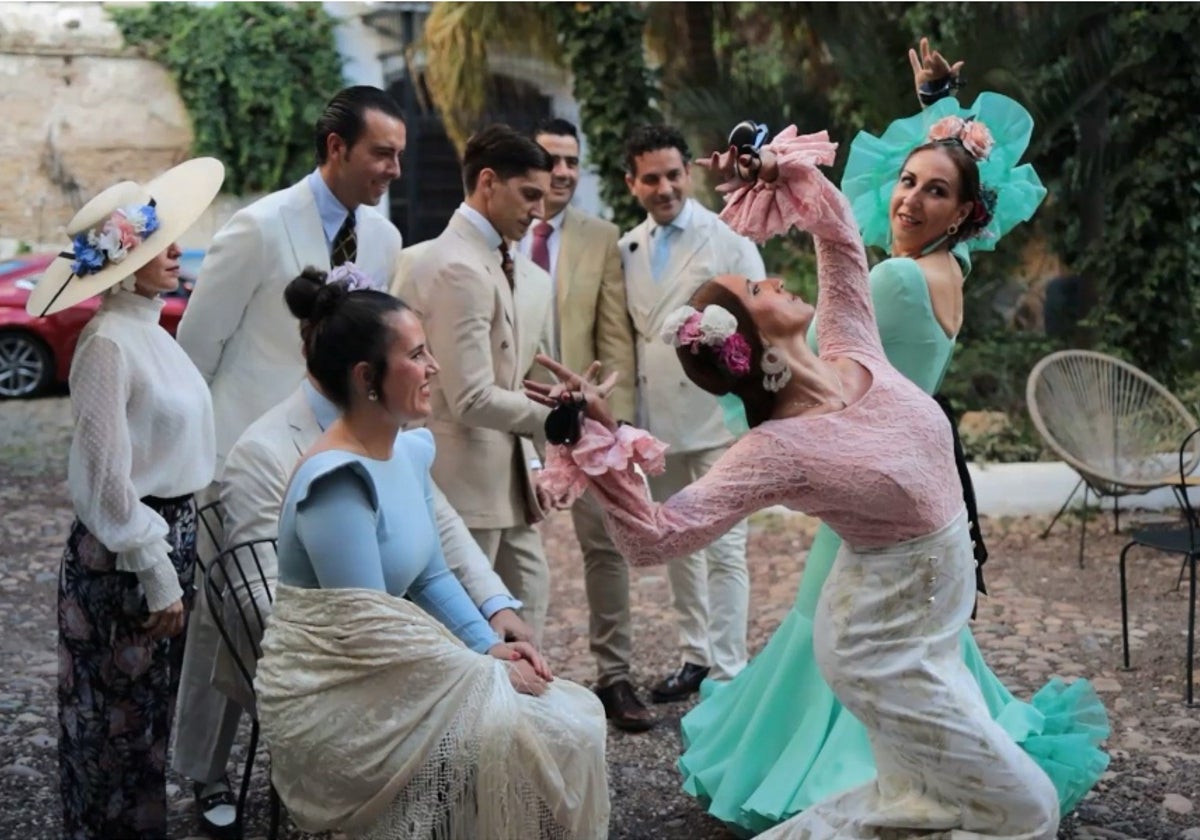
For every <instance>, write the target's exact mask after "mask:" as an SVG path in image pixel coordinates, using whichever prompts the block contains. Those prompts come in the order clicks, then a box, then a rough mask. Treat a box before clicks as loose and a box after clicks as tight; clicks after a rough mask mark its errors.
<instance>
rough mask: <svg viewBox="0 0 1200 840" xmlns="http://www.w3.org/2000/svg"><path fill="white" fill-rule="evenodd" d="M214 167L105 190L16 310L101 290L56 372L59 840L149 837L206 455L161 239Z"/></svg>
mask: <svg viewBox="0 0 1200 840" xmlns="http://www.w3.org/2000/svg"><path fill="white" fill-rule="evenodd" d="M224 173H225V170H224V167H223V166H222V165H221V163H220V162H219V161H217V160H215V159H213V158H198V159H195V160H190V161H187V162H186V163H182V164H180V165H179V166H176V167H174V168H173V169H171V170H170V171H168V172H166V173H164V174H163V175H161V176H159V177H158V178H155V179H154V180H153V181H150V182H149V183H147V184H145V185H142V184H137V183H134V182H132V181H124V182H122V183H120V184H117V185H115V186H112V187H109V188H108V189H106V190H105V191H104V192H102V193H100V195H98V196H96V197H95V198H94V199H92V200H91V201H89V202H88V203H87V204H86V205H84V207H83V208H82V209H81V210H80V211H79V212H78V213H76V214H75V217H74V218H73V219H72V220H71V222H70V224H69V225H68V226H67V232H68V234H69V235H70V236H71V246H70V249H69V250H67V251H64V252H63V253H62V254H61V255H60V256H59V259H57V260H56V261H55V262H54V263H52V264H51V266H50V268H49V269H48V270H47V271H46V273H45V274H44V275H43V276H42V279H41V281H40V282H39V283H38V285H37V288H35V289H34V291H33V293H32V294H31V295H30V297H29V302H28V304H27V305H26V308H27V310H28V311H29V312H30V313H31V314H33V315H39V316H40V315H48V314H51V313H54V312H58V311H59V310H62V309H66V308H68V307H70V306H74V305H75V304H77V303H79V302H80V301H83V300H86V299H87V298H90V297H92V296H94V295H98V294H103V295H104V300H103V302H102V303H101V304H100V308H99V310H98V311H97V312H96V315H95V317H94V318H93V319H92V320H91V321H90V322H89V323H88V325H87V327H86V328H84V330H83V333H82V334H81V335H80V337H79V344H78V346H77V347H76V350H75V356H74V359H73V361H72V363H71V375H70V386H71V410H72V412H73V414H74V416H75V434H74V437H73V439H72V441H71V453H70V459H69V461H68V466H67V483H68V486H69V488H70V492H71V501H72V503H73V504H74V507H75V514H76V518H75V521H74V522H73V523H72V525H71V531H70V535H69V536H68V538H67V547H66V550H65V552H64V553H63V562H62V570H61V572H60V574H59V583H58V629H59V634H58V655H59V669H58V674H59V683H58V706H59V780H60V787H61V791H62V797H63V836H64V837H67V838H71V840H84V839H86V840H91V838H104V839H105V840H115V838H151V837H156V838H161V837H165V836H166V831H167V801H166V777H165V772H166V756H167V742H168V739H169V737H170V733H171V718H172V716H173V714H174V708H175V694H176V690H177V688H178V685H179V673H180V668H181V665H182V661H183V640H184V634H183V630H184V627H185V624H186V620H187V611H188V608H189V606H190V603H191V591H190V590H191V581H192V572H193V568H194V566H195V562H196V509H195V505H194V503H193V501H192V494H193V493H194V492H195V491H197V490H199V489H200V488H202V487H205V486H206V485H208V483H209V482H210V481H211V480H212V477H213V470H214V464H215V460H216V445H215V440H214V435H213V420H212V404H211V402H210V400H209V394H208V388H207V387H206V386H205V384H204V380H203V379H202V378H201V376H200V373H199V371H197V370H196V368H195V367H194V366H193V365H192V362H191V361H190V360H189V359H188V357H187V354H186V353H184V352H183V350H182V349H180V347H179V345H177V344H176V343H175V340H174V339H173V338H172V337H171V335H170V334H169V333H168V332H167V331H166V330H164V329H163V328H162V327H161V326H160V325H159V315H160V313H161V310H162V300H161V299H159V295H160V294H161V293H162V292H168V291H171V290H173V289H174V288H175V287H176V286H177V285H178V284H179V255H180V250H179V248H178V246H177V245H176V244H175V240H176V238H177V237H179V236H180V235H181V234H183V233H184V232H185V231H186V230H187V229H188V228H189V227H191V226H192V225H193V224H194V223H195V222H196V220H197V219H199V218H200V215H201V214H202V213H203V212H204V211H205V209H206V208H207V207H208V205H209V204H210V203H212V200H213V198H214V197H215V196H216V194H217V192H218V190H220V188H221V182H222V180H223V179H224Z"/></svg>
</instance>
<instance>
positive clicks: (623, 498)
mask: <svg viewBox="0 0 1200 840" xmlns="http://www.w3.org/2000/svg"><path fill="white" fill-rule="evenodd" d="M784 450H787V451H790V447H785V446H783V442H782V441H781V440H780V439H779V438H777V437H776V436H774V435H771V434H769V433H767V432H765V431H762V430H761V429H755V430H752V431H751V432H750V433H749V434H747V435H744V436H743V437H742V438H740V439H739V440H738V441H737V443H735V444H734V445H733V446H732V447H731V448H730V449H729V450H727V451H726V452H725V454H724V455H723V456H722V457H721V459H720V460H719V461H717V463H716V464H715V465H714V466H713V468H712V469H711V470H709V471H708V473H707V474H705V475H704V477H703V478H701V479H700V480H698V481H696V482H694V483H693V484H690V485H688V486H687V487H685V488H684V489H683V490H681V491H679V492H678V493H676V494H675V495H674V496H672V497H671V498H670V499H668V500H667V501H666V502H664V503H662V504H656V503H654V502H652V501H651V500H650V497H649V494H648V491H647V488H646V483H645V481H644V480H643V478H642V477H641V476H640V475H638V474H637V473H636V472H635V471H634V469H633V466H634V465H635V464H637V465H638V466H640V467H642V469H643V470H644V471H646V472H647V473H650V474H655V473H657V472H661V471H662V469H663V466H664V464H665V458H664V454H665V452H666V446H665V445H664V444H662V443H661V442H659V441H658V440H656V439H655V438H653V437H651V436H650V435H649V434H648V433H647V432H644V431H642V430H641V429H635V428H634V427H632V426H622V427H620V428H619V429H617V431H616V432H615V433H614V432H610V431H609V430H608V429H605V428H604V427H603V426H601V425H600V424H598V423H595V422H594V421H591V420H587V421H585V423H584V433H583V436H582V437H581V439H580V441H579V443H577V444H576V445H575V446H574V448H568V447H561V446H559V447H554V448H553V449H552V450H551V452H550V453H549V454H548V456H547V466H546V470H545V471H544V473H543V476H542V480H543V482H545V481H547V480H548V478H549V480H552V481H554V482H557V485H556V486H558V487H559V488H566V487H571V488H580V487H583V486H586V487H589V488H590V489H591V491H592V492H593V493H594V494H595V496H596V498H597V500H598V501H599V502H600V504H601V506H602V507H603V508H604V510H605V513H606V514H607V516H606V519H607V525H608V532H609V535H610V536H611V537H612V538H613V542H614V543H615V544H616V546H617V549H618V550H619V551H620V552H621V554H622V555H624V557H625V559H626V560H628V561H629V562H630V563H631V564H633V565H635V566H651V565H655V564H659V563H665V562H667V561H668V560H670V559H672V558H674V557H683V556H684V555H687V554H691V553H692V552H694V551H698V550H700V549H701V548H704V547H705V546H706V545H708V544H709V543H711V542H712V541H713V540H715V539H716V538H717V537H719V536H721V534H724V533H725V532H726V531H728V530H729V529H730V528H732V527H733V526H734V525H735V524H736V523H738V522H739V521H741V520H742V519H744V518H745V517H746V516H748V515H749V514H751V513H754V512H755V511H757V510H762V509H763V508H766V507H770V506H772V505H776V504H779V503H780V502H782V501H784V500H785V499H788V498H794V497H796V496H798V495H800V494H801V493H803V490H804V488H805V487H806V486H807V482H806V481H805V478H804V473H803V470H802V469H801V468H800V467H799V466H798V465H797V463H796V460H795V459H793V458H791V457H790V456H788V455H787V454H786V453H785V452H784ZM781 460H783V461H787V463H786V465H784V466H782V467H781V468H780V469H778V470H772V469H770V467H769V465H770V464H771V463H778V462H780V461H781ZM546 473H550V474H551V475H550V476H549V477H548V476H547V475H546Z"/></svg>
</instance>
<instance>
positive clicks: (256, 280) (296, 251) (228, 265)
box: [178, 85, 406, 473]
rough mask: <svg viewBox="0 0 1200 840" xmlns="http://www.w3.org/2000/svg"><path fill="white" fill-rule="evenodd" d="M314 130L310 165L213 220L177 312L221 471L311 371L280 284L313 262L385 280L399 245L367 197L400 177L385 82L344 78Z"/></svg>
mask: <svg viewBox="0 0 1200 840" xmlns="http://www.w3.org/2000/svg"><path fill="white" fill-rule="evenodd" d="M314 136H315V142H316V158H317V168H316V169H315V170H313V171H312V172H310V173H309V174H308V175H307V176H305V177H304V178H303V179H302V180H300V181H299V182H297V183H295V184H293V185H292V186H290V187H288V188H287V189H284V190H280V191H279V192H274V193H271V194H270V195H267V196H264V197H263V198H260V199H259V200H258V201H255V202H254V203H253V204H251V205H249V206H248V207H245V208H243V209H241V210H239V211H238V212H237V213H235V214H234V215H233V218H231V219H230V220H229V221H228V222H227V223H226V224H225V226H224V227H222V228H221V230H220V231H218V232H217V235H216V236H215V237H214V238H213V241H212V245H210V246H209V250H208V254H207V255H206V256H205V258H204V264H203V265H202V266H201V267H200V276H199V278H198V280H197V282H196V290H195V292H193V293H192V297H191V299H190V300H189V301H188V306H187V310H186V311H185V312H184V315H183V318H182V319H181V320H180V322H179V331H178V339H179V343H180V345H181V346H182V347H183V349H184V350H185V351H187V354H188V356H190V357H191V359H192V361H193V362H195V364H196V367H197V368H199V369H200V373H201V374H203V375H204V379H205V380H206V381H207V382H208V383H209V387H210V388H211V389H212V397H213V415H214V420H215V423H216V431H217V461H218V473H219V471H220V462H221V461H222V460H223V459H224V457H225V454H226V453H227V452H228V451H229V448H230V447H231V446H233V443H234V441H236V440H237V439H238V437H239V436H240V435H241V433H242V432H243V431H244V430H245V428H246V427H247V426H249V425H250V423H252V422H253V421H254V420H255V419H256V418H258V417H259V415H261V414H262V413H263V412H265V411H266V410H267V409H268V408H270V407H271V406H273V405H276V404H277V403H279V402H281V401H282V400H283V398H284V397H286V396H287V395H288V394H290V393H291V392H292V391H293V390H294V389H295V388H296V386H297V385H299V384H300V380H301V379H302V378H303V377H304V360H303V359H302V358H301V357H300V342H299V340H298V339H297V337H296V319H295V318H293V317H292V315H291V313H289V312H288V311H287V307H286V306H284V304H283V289H284V287H285V286H286V285H287V284H288V283H289V282H290V281H291V280H292V279H293V278H294V277H296V275H298V274H299V273H300V271H301V270H302V269H304V268H305V267H306V266H310V265H311V266H315V267H316V268H319V269H322V270H325V271H328V270H329V269H330V268H331V267H333V266H337V265H341V264H342V263H344V262H353V263H354V264H355V265H357V266H358V267H359V269H361V270H362V271H363V272H364V273H366V274H367V275H368V276H370V277H371V278H372V279H374V280H375V281H376V282H377V284H378V286H379V288H381V289H386V288H387V282H388V280H389V279H390V278H391V274H392V270H393V264H394V263H395V261H396V258H397V256H398V255H399V253H400V249H401V247H402V245H401V241H400V231H398V230H396V227H395V226H394V225H393V224H392V223H391V222H390V221H389V220H388V219H386V218H385V217H384V216H382V215H381V214H380V213H378V212H377V211H375V210H374V209H372V208H373V207H374V205H376V204H378V203H379V202H380V200H381V199H382V198H383V197H384V196H385V195H386V194H387V191H388V185H389V184H391V182H392V181H393V180H395V179H396V178H399V177H400V157H401V155H403V154H404V147H405V144H406V134H405V128H404V120H403V115H402V113H401V111H400V106H399V105H397V104H396V102H395V100H393V99H392V98H391V97H390V96H389V95H388V94H386V93H385V92H383V91H382V90H379V89H378V88H373V87H368V86H365V85H359V86H356V87H349V88H346V89H344V90H342V91H340V92H339V93H338V94H337V95H336V96H334V97H333V99H332V100H330V102H329V104H328V105H327V106H326V107H325V111H324V113H322V114H321V116H320V118H318V120H317V124H316V127H315V131H314Z"/></svg>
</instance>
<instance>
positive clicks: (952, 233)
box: [946, 222, 958, 236]
mask: <svg viewBox="0 0 1200 840" xmlns="http://www.w3.org/2000/svg"><path fill="white" fill-rule="evenodd" d="M946 233H948V234H949V235H950V236H958V222H955V223H954V224H952V225H950V227H948V228H946Z"/></svg>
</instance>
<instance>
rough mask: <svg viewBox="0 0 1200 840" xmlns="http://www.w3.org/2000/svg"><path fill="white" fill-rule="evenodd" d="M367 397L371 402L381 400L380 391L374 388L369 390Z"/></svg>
mask: <svg viewBox="0 0 1200 840" xmlns="http://www.w3.org/2000/svg"><path fill="white" fill-rule="evenodd" d="M367 399H369V400H370V401H371V402H377V401H378V400H379V392H378V391H376V390H375V389H374V388H371V389H370V390H369V391H367Z"/></svg>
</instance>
